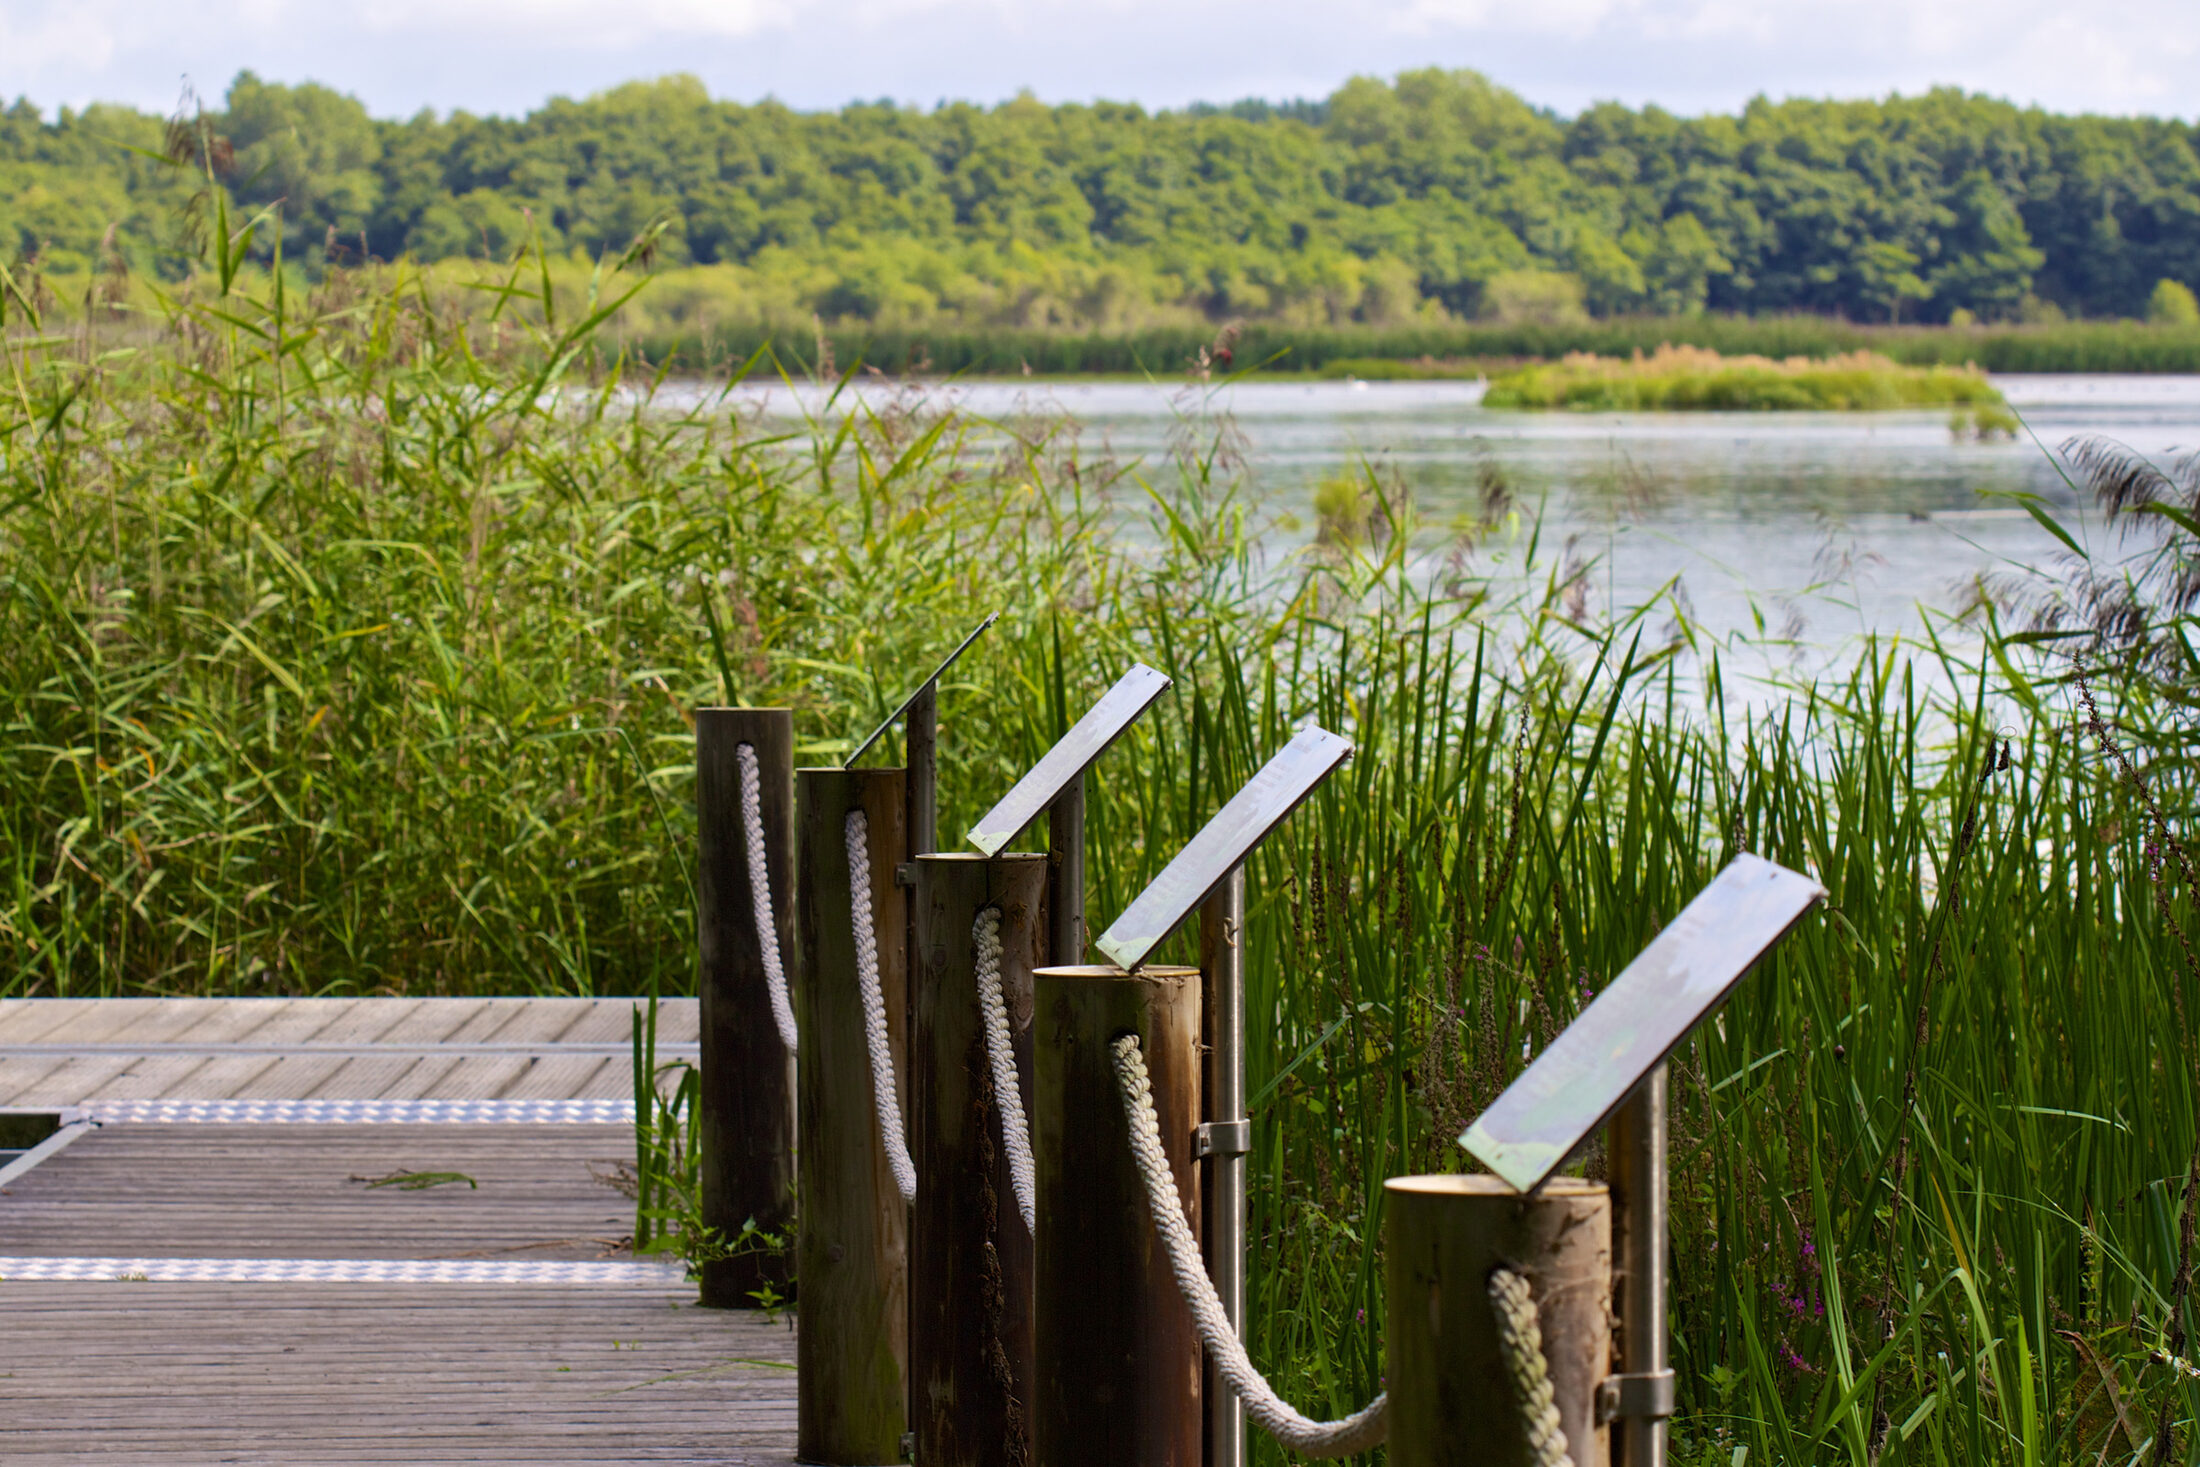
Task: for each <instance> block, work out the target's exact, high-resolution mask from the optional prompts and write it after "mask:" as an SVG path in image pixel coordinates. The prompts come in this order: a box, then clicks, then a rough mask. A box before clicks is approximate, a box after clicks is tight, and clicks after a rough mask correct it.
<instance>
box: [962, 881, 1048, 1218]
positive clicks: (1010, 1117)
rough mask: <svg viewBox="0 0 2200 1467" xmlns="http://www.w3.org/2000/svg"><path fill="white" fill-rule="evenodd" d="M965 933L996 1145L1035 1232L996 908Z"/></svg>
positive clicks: (1026, 1138)
mask: <svg viewBox="0 0 2200 1467" xmlns="http://www.w3.org/2000/svg"><path fill="white" fill-rule="evenodd" d="M970 935H971V936H972V937H973V938H974V939H975V940H976V941H977V944H978V1007H979V1009H980V1010H982V1011H983V1012H984V1014H985V1052H986V1055H987V1057H988V1058H989V1059H991V1060H992V1061H993V1097H994V1100H995V1102H996V1103H997V1104H998V1105H999V1107H1000V1112H1001V1145H1002V1147H1003V1148H1004V1149H1006V1150H1007V1152H1008V1181H1009V1186H1010V1188H1011V1189H1012V1190H1013V1191H1014V1192H1015V1193H1016V1211H1017V1213H1018V1214H1019V1215H1020V1216H1021V1217H1022V1218H1023V1220H1024V1231H1025V1232H1026V1233H1029V1234H1031V1235H1032V1236H1034V1237H1036V1236H1038V1231H1039V1230H1038V1227H1037V1224H1036V1223H1035V1222H1034V1218H1035V1217H1036V1216H1037V1213H1036V1211H1035V1209H1034V1207H1033V1204H1032V1200H1031V1198H1032V1193H1033V1192H1034V1191H1035V1190H1036V1187H1035V1184H1034V1182H1033V1180H1032V1177H1033V1170H1034V1169H1033V1167H1032V1164H1031V1130H1030V1127H1029V1125H1028V1124H1027V1123H1026V1122H1025V1120H1024V1097H1023V1094H1022V1092H1021V1091H1020V1090H1019V1089H1018V1088H1017V1084H1016V1051H1015V1049H1014V1048H1013V1047H1011V1045H1010V1043H1009V1038H1008V1000H1007V999H1006V998H1004V997H1003V996H1002V993H1001V909H1000V908H999V907H987V908H986V909H985V910H984V911H982V912H980V913H979V914H978V921H977V924H976V925H975V926H974V927H972V928H971V933H970Z"/></svg>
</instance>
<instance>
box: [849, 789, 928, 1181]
mask: <svg viewBox="0 0 2200 1467" xmlns="http://www.w3.org/2000/svg"><path fill="white" fill-rule="evenodd" d="M847 835H848V897H849V907H850V909H851V910H850V915H851V916H852V918H853V919H854V922H855V929H856V986H857V987H858V988H859V989H861V990H862V992H863V1038H864V1042H865V1043H866V1044H867V1045H869V1047H870V1050H871V1098H872V1099H873V1101H875V1102H876V1104H877V1107H878V1130H879V1136H880V1137H881V1138H882V1139H883V1140H884V1141H885V1143H886V1165H887V1167H888V1168H889V1169H890V1170H891V1171H892V1172H893V1174H894V1185H895V1187H897V1188H899V1189H900V1191H901V1200H902V1201H904V1202H914V1201H916V1200H917V1164H916V1163H915V1162H914V1161H912V1160H910V1159H909V1139H908V1138H907V1137H906V1136H904V1135H903V1134H902V1129H901V1101H900V1099H899V1098H898V1097H896V1096H895V1094H894V1052H893V1050H892V1049H890V1048H888V1047H887V1042H886V995H885V993H884V992H883V991H882V990H881V989H880V987H879V981H878V931H877V926H876V924H875V923H874V922H873V921H872V919H871V827H870V822H868V821H867V820H865V819H864V818H863V812H862V811H861V810H850V811H849V812H848V825H847Z"/></svg>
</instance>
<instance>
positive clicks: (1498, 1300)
mask: <svg viewBox="0 0 2200 1467" xmlns="http://www.w3.org/2000/svg"><path fill="white" fill-rule="evenodd" d="M1490 1307H1491V1309H1493V1310H1494V1311H1495V1312H1496V1314H1497V1344H1498V1353H1499V1354H1501V1355H1503V1356H1504V1357H1505V1373H1506V1374H1507V1375H1509V1376H1511V1377H1512V1384H1513V1392H1514V1394H1515V1395H1516V1396H1517V1397H1518V1400H1519V1406H1520V1426H1521V1429H1522V1430H1523V1431H1525V1432H1526V1433H1527V1435H1528V1449H1529V1450H1530V1451H1531V1452H1533V1453H1534V1454H1535V1464H1536V1467H1574V1459H1573V1458H1572V1457H1570V1456H1568V1455H1567V1453H1566V1433H1565V1431H1564V1429H1563V1423H1561V1422H1560V1420H1559V1416H1558V1400H1557V1397H1556V1396H1555V1395H1553V1393H1552V1391H1551V1371H1550V1366H1549V1365H1548V1363H1547V1362H1546V1361H1545V1360H1544V1358H1543V1326H1542V1324H1541V1323H1540V1322H1538V1321H1537V1319H1536V1315H1535V1295H1534V1294H1533V1293H1531V1292H1530V1291H1529V1289H1528V1281H1527V1279H1525V1278H1523V1277H1522V1276H1521V1275H1519V1274H1517V1273H1514V1272H1513V1271H1512V1270H1511V1269H1509V1268H1498V1269H1492V1270H1491V1271H1490Z"/></svg>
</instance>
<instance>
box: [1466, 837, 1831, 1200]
mask: <svg viewBox="0 0 2200 1467" xmlns="http://www.w3.org/2000/svg"><path fill="white" fill-rule="evenodd" d="M1825 895H1826V893H1825V889H1824V888H1823V887H1821V886H1820V885H1819V884H1818V883H1817V882H1815V881H1813V880H1811V879H1810V878H1809V877H1808V876H1800V875H1797V874H1796V873H1795V872H1793V871H1789V870H1787V869H1786V868H1784V867H1780V866H1775V865H1773V864H1772V862H1770V861H1767V860H1764V859H1762V858H1760V857H1757V856H1737V857H1735V858H1734V860H1733V861H1732V862H1731V863H1730V864H1729V865H1728V866H1727V868H1726V869H1725V870H1724V871H1721V872H1720V873H1719V874H1718V876H1717V878H1716V879H1714V880H1713V881H1712V883H1711V884H1710V885H1709V886H1707V887H1705V888H1704V889H1703V891H1702V892H1700V893H1699V894H1698V895H1697V897H1696V899H1695V900H1694V901H1692V902H1690V903H1689V904H1688V905H1687V906H1686V907H1685V908H1683V909H1682V910H1681V914H1680V915H1679V916H1678V917H1675V918H1674V919H1673V920H1672V922H1670V923H1669V924H1667V926H1666V928H1665V930H1664V931H1662V932H1660V933H1659V934H1658V935H1657V936H1656V937H1654V938H1652V939H1651V942H1650V945H1649V946H1648V947H1646V948H1644V949H1643V950H1642V954H1641V956H1639V957H1637V958H1636V959H1635V960H1634V961H1633V962H1632V963H1629V964H1628V965H1627V967H1626V970H1625V971H1624V972H1622V973H1621V974H1620V975H1619V976H1618V977H1617V978H1615V979H1613V980H1612V982H1611V984H1610V986H1609V987H1607V988H1606V989H1605V990H1604V991H1603V992H1602V993H1600V994H1598V995H1597V996H1596V1001H1595V1002H1593V1003H1591V1004H1590V1005H1589V1007H1588V1008H1587V1009H1585V1010H1583V1011H1582V1014H1581V1017H1580V1018H1578V1019H1576V1020H1574V1021H1573V1023H1571V1024H1569V1025H1567V1026H1566V1028H1565V1031H1564V1032H1563V1033H1561V1034H1560V1035H1559V1036H1558V1038H1556V1039H1554V1040H1552V1041H1551V1044H1550V1047H1549V1048H1548V1049H1546V1050H1544V1051H1543V1053H1541V1054H1539V1055H1537V1056H1536V1058H1535V1063H1534V1064H1532V1065H1529V1066H1528V1068H1527V1070H1526V1071H1525V1072H1524V1073H1523V1074H1522V1075H1521V1076H1520V1078H1519V1079H1517V1080H1515V1081H1513V1082H1512V1084H1511V1085H1510V1086H1508V1087H1507V1088H1506V1090H1505V1093H1504V1094H1503V1095H1500V1096H1498V1097H1497V1099H1496V1101H1495V1102H1494V1103H1493V1104H1492V1105H1491V1106H1490V1108H1489V1109H1488V1110H1486V1111H1484V1112H1482V1114H1481V1117H1480V1118H1479V1119H1477V1120H1476V1121H1475V1123H1474V1124H1473V1125H1472V1126H1469V1127H1468V1128H1467V1130H1466V1133H1465V1134H1464V1135H1462V1136H1461V1137H1460V1138H1459V1144H1460V1145H1462V1146H1464V1147H1466V1148H1467V1150H1468V1151H1470V1152H1472V1153H1473V1154H1474V1156H1475V1157H1476V1159H1477V1160H1479V1161H1481V1162H1482V1163H1483V1165H1485V1166H1487V1167H1488V1168H1489V1169H1490V1170H1491V1171H1493V1172H1495V1173H1497V1175H1498V1176H1500V1177H1503V1178H1504V1179H1505V1180H1506V1181H1507V1182H1509V1183H1511V1184H1512V1186H1513V1187H1514V1188H1515V1189H1517V1190H1519V1191H1521V1192H1532V1191H1534V1190H1535V1189H1536V1188H1537V1187H1540V1186H1542V1185H1543V1183H1544V1182H1545V1181H1546V1180H1548V1179H1549V1177H1550V1175H1551V1173H1553V1172H1555V1171H1557V1170H1558V1169H1559V1168H1560V1167H1561V1166H1563V1165H1564V1164H1565V1162H1566V1158H1567V1157H1569V1156H1571V1155H1572V1154H1573V1152H1574V1148H1576V1147H1578V1146H1579V1145H1581V1143H1582V1142H1583V1141H1585V1140H1587V1139H1588V1137H1589V1133H1590V1132H1592V1131H1594V1130H1595V1129H1596V1128H1597V1127H1599V1126H1601V1125H1603V1124H1604V1122H1605V1121H1606V1120H1607V1119H1608V1118H1609V1117H1610V1116H1611V1114H1612V1112H1613V1111H1614V1110H1615V1109H1617V1108H1618V1106H1619V1103H1620V1102H1621V1101H1623V1100H1625V1099H1626V1098H1627V1095H1628V1092H1629V1091H1631V1090H1633V1089H1634V1088H1635V1086H1636V1085H1637V1084H1638V1083H1640V1082H1641V1080H1642V1078H1643V1077H1644V1076H1645V1075H1647V1074H1649V1073H1650V1072H1651V1071H1652V1070H1653V1069H1655V1068H1657V1066H1658V1064H1659V1063H1660V1062H1661V1061H1663V1060H1664V1058H1665V1057H1666V1055H1667V1054H1669V1053H1670V1052H1671V1051H1672V1049H1673V1046H1674V1045H1676V1044H1678V1043H1680V1042H1681V1040H1682V1039H1683V1038H1685V1037H1686V1036H1687V1034H1688V1031H1689V1030H1691V1029H1693V1028H1695V1027H1696V1025H1697V1024H1698V1023H1700V1022H1701V1021H1702V1020H1703V1017H1704V1016H1705V1015H1706V1014H1708V1013H1710V1012H1711V1010H1713V1009H1714V1008H1716V1007H1718V1005H1719V1003H1720V1002H1721V1000H1723V999H1724V998H1725V997H1726V996H1727V994H1728V993H1730V992H1732V991H1733V988H1734V985H1735V984H1736V983H1739V982H1740V981H1741V979H1742V975H1744V974H1745V973H1747V972H1748V971H1749V970H1750V969H1751V968H1752V967H1754V966H1755V965H1756V963H1757V960H1758V959H1759V958H1761V957H1763V956H1764V955H1765V954H1766V953H1767V952H1770V951H1771V950H1772V948H1773V946H1774V945H1775V944H1776V943H1778V942H1779V941H1780V939H1781V938H1783V937H1785V936H1786V935H1787V933H1788V930H1789V929H1790V928H1792V927H1793V926H1794V925H1795V924H1796V923H1797V922H1798V921H1800V920H1801V919H1802V917H1803V914H1804V913H1805V912H1808V911H1809V910H1810V909H1811V908H1812V907H1814V906H1816V905H1817V904H1818V903H1819V902H1820V901H1822V900H1824V898H1825Z"/></svg>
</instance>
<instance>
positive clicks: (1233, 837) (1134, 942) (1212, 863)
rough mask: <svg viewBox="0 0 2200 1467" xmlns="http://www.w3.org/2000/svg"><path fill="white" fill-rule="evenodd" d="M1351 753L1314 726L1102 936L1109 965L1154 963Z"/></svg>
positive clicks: (1241, 792) (1255, 779) (1127, 966)
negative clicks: (1181, 926)
mask: <svg viewBox="0 0 2200 1467" xmlns="http://www.w3.org/2000/svg"><path fill="white" fill-rule="evenodd" d="M1351 754H1352V745H1351V743H1350V742H1349V741H1347V740H1345V739H1341V738H1339V737H1337V735H1335V734H1333V733H1331V732H1329V731H1328V730H1327V729H1322V728H1316V727H1315V726H1314V725H1312V724H1308V725H1307V726H1306V727H1305V728H1304V729H1302V730H1300V732H1299V735H1298V737H1296V738H1294V739H1292V740H1291V742H1290V743H1288V744H1285V745H1284V746H1283V752H1282V753H1280V754H1278V755H1276V757H1275V758H1273V759H1271V760H1269V761H1268V762H1267V763H1266V764H1264V765H1262V766H1261V769H1260V773H1258V774H1256V775H1254V776H1253V777H1252V778H1251V779H1250V780H1248V781H1247V782H1246V785H1245V788H1243V789H1241V790H1239V791H1238V792H1237V793H1236V794H1235V795H1233V796H1231V797H1230V803H1229V804H1227V805H1224V806H1223V807H1222V810H1221V813H1220V814H1218V815H1216V816H1215V818H1214V819H1212V820H1210V821H1208V822H1207V824H1206V825H1205V826H1204V827H1202V828H1201V830H1200V832H1199V834H1197V835H1195V836H1193V837H1192V842H1191V844H1190V845H1188V846H1186V847H1185V848H1184V849H1183V850H1181V851H1179V852H1178V853H1177V857H1176V859H1175V860H1173V861H1171V862H1170V863H1169V864H1168V865H1167V866H1166V867H1165V868H1163V870H1162V872H1161V874H1160V875H1159V876H1156V877H1155V878H1154V880H1153V885H1151V886H1149V887H1147V888H1146V889H1145V890H1144V891H1142V892H1140V893H1139V894H1138V898H1137V900H1135V901H1133V902H1132V903H1131V904H1130V906H1129V908H1128V909H1126V910H1125V911H1124V913H1123V915H1122V916H1120V917H1118V918H1116V919H1115V925H1114V926H1113V927H1110V928H1109V929H1108V930H1107V931H1106V932H1105V933H1103V934H1101V937H1100V942H1099V944H1098V945H1099V948H1100V951H1101V952H1102V953H1103V954H1105V955H1106V957H1107V959H1108V961H1109V962H1111V963H1114V964H1115V965H1116V966H1117V967H1119V968H1124V969H1132V968H1136V967H1137V966H1138V965H1139V964H1140V963H1143V962H1144V961H1146V958H1147V955H1148V954H1150V953H1152V951H1153V950H1154V949H1155V948H1157V947H1159V946H1161V943H1162V940H1163V939H1164V938H1166V937H1167V936H1168V935H1169V934H1170V933H1172V932H1174V931H1175V930H1176V925H1177V923H1179V922H1182V921H1183V920H1184V919H1185V918H1186V917H1188V916H1190V915H1191V913H1192V909H1193V908H1195V907H1197V906H1198V905H1199V904H1200V903H1201V902H1203V901H1205V900H1206V898H1207V893H1208V892H1210V891H1212V890H1214V886H1215V883H1216V882H1218V881H1220V880H1221V879H1222V878H1223V877H1225V876H1227V875H1229V874H1230V871H1231V870H1232V868H1234V867H1235V866H1237V864H1238V863H1239V862H1241V861H1243V860H1244V859H1245V858H1246V857H1247V856H1248V855H1250V854H1251V853H1252V850H1253V847H1255V846H1257V845H1259V844H1260V843H1261V840H1262V838H1263V837H1265V836H1266V835H1267V834H1268V832H1269V831H1271V830H1274V829H1275V828H1276V827H1277V826H1278V825H1281V824H1282V823H1283V818H1284V817H1285V816H1286V815H1289V814H1290V813H1291V812H1292V811H1293V810H1296V809H1297V808H1298V807H1299V802H1300V801H1301V800H1304V799H1305V798H1306V797H1307V796H1308V795H1310V794H1312V793H1313V792H1314V786H1316V785H1318V784H1320V783H1321V782H1322V781H1323V780H1324V779H1326V778H1327V777H1328V776H1329V772H1330V771H1331V770H1333V769H1335V768H1336V767H1337V766H1338V765H1339V764H1342V763H1343V762H1344V761H1345V760H1346V759H1348V758H1350V757H1351Z"/></svg>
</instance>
